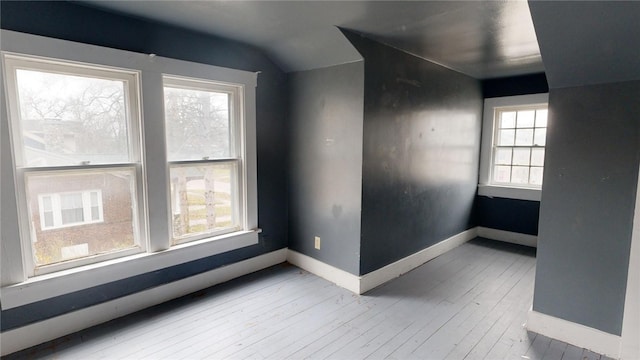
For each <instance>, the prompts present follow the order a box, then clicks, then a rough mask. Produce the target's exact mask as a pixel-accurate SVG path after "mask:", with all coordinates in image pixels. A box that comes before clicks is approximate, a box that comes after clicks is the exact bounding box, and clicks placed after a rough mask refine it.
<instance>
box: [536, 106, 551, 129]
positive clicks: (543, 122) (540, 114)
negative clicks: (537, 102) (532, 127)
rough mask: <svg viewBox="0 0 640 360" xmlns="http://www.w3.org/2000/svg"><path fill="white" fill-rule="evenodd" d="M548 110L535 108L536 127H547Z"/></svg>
mask: <svg viewBox="0 0 640 360" xmlns="http://www.w3.org/2000/svg"><path fill="white" fill-rule="evenodd" d="M547 113H548V110H547V109H544V110H536V127H547Z"/></svg>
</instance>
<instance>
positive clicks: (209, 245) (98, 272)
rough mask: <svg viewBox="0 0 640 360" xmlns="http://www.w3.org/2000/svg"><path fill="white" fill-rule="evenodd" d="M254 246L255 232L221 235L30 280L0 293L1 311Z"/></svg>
mask: <svg viewBox="0 0 640 360" xmlns="http://www.w3.org/2000/svg"><path fill="white" fill-rule="evenodd" d="M257 243H258V232H257V231H241V232H236V233H231V234H226V235H221V236H219V237H218V238H217V239H216V240H211V239H204V240H200V241H194V242H191V243H187V244H182V245H177V246H174V247H172V248H170V249H168V250H165V251H159V252H155V253H142V254H136V255H131V256H127V257H122V258H118V259H114V260H109V261H103V262H100V263H95V264H91V265H86V266H81V267H77V268H73V269H69V270H64V271H59V272H55V273H51V274H46V275H41V276H36V277H32V278H29V280H27V281H23V282H21V283H18V284H15V285H9V286H5V287H3V288H1V289H0V294H1V296H2V309H3V310H6V309H11V308H14V307H17V306H22V305H25V304H30V303H32V302H36V301H39V300H44V299H48V298H51V297H55V296H59V295H63V294H68V293H71V292H74V291H78V290H82V289H85V288H86V287H87V286H86V284H92V286H97V285H101V284H106V283H109V282H112V281H116V280H121V279H124V278H128V277H132V276H136V275H140V274H144V273H148V272H151V271H156V270H159V269H163V268H166V267H169V266H174V265H178V264H182V263H185V262H189V261H192V260H196V259H200V258H202V257H203V256H211V255H215V254H220V253H223V252H227V251H230V250H233V249H237V248H238V247H244V246H250V245H254V244H257Z"/></svg>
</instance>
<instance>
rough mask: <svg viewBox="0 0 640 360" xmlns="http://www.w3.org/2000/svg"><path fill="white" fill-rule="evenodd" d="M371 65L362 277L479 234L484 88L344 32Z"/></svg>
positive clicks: (366, 121)
mask: <svg viewBox="0 0 640 360" xmlns="http://www.w3.org/2000/svg"><path fill="white" fill-rule="evenodd" d="M345 34H346V35H347V37H348V38H349V40H350V41H351V42H352V43H353V44H354V46H355V47H356V49H357V50H358V51H359V52H360V53H361V54H362V55H363V57H364V59H365V98H364V101H365V107H364V143H363V165H362V183H363V185H362V235H361V237H362V239H361V261H360V274H366V273H369V272H371V271H373V270H376V269H379V268H381V267H383V266H385V265H388V264H390V263H392V262H394V261H397V260H399V259H401V258H403V257H405V256H408V255H411V254H413V253H415V252H417V251H420V250H422V249H424V248H427V247H429V246H431V245H434V244H436V243H438V242H440V241H442V240H445V239H446V238H448V237H450V236H452V235H455V234H458V233H460V232H462V231H464V230H466V229H469V228H471V227H473V226H475V223H474V222H473V216H472V214H473V203H474V198H475V194H476V186H477V184H478V158H479V155H478V154H479V147H480V128H481V121H482V115H481V114H482V93H481V86H480V82H479V81H477V80H475V79H472V78H470V77H468V76H466V75H463V74H460V73H457V72H455V71H452V70H449V69H446V68H444V67H442V66H439V65H436V64H434V63H431V62H428V61H426V60H424V59H420V58H418V57H415V56H412V55H409V54H407V53H404V52H401V51H398V50H395V49H393V48H391V47H388V46H385V45H383V44H380V43H377V42H375V41H372V40H368V39H365V38H363V37H361V36H359V35H357V34H354V33H352V32H348V31H345Z"/></svg>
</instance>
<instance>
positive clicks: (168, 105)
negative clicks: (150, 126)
mask: <svg viewBox="0 0 640 360" xmlns="http://www.w3.org/2000/svg"><path fill="white" fill-rule="evenodd" d="M242 99H243V97H242V87H240V86H237V85H230V84H223V83H216V82H211V81H203V80H194V79H186V78H179V77H172V76H165V77H164V107H165V127H166V137H167V160H168V161H169V177H170V193H171V194H170V199H171V200H170V202H171V217H172V218H171V228H172V238H173V242H174V243H181V242H185V241H192V240H197V239H201V238H203V237H210V236H213V235H219V234H224V233H228V232H232V231H237V230H239V229H241V227H242V223H243V219H242V217H241V214H242V213H243V208H244V205H243V200H242V199H243V197H242V193H243V191H242V189H243V187H244V186H243V184H244V179H243V178H242V173H241V171H240V165H241V162H242V160H243V159H242V151H241V147H240V145H241V142H242V141H241V140H242V139H241V137H240V134H241V129H242V125H243V114H242V111H241V109H242V107H241V106H242Z"/></svg>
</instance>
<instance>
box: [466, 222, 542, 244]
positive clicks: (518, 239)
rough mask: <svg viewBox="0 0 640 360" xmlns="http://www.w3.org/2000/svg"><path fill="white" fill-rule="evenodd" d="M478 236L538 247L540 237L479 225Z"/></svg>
mask: <svg viewBox="0 0 640 360" xmlns="http://www.w3.org/2000/svg"><path fill="white" fill-rule="evenodd" d="M478 236H479V237H483V238H487V239H491V240H498V241H504V242H508V243H512V244H518V245H525V246H531V247H538V237H537V236H535V235H529V234H522V233H517V232H513V231H505V230H498V229H492V228H486V227H482V226H478Z"/></svg>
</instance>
